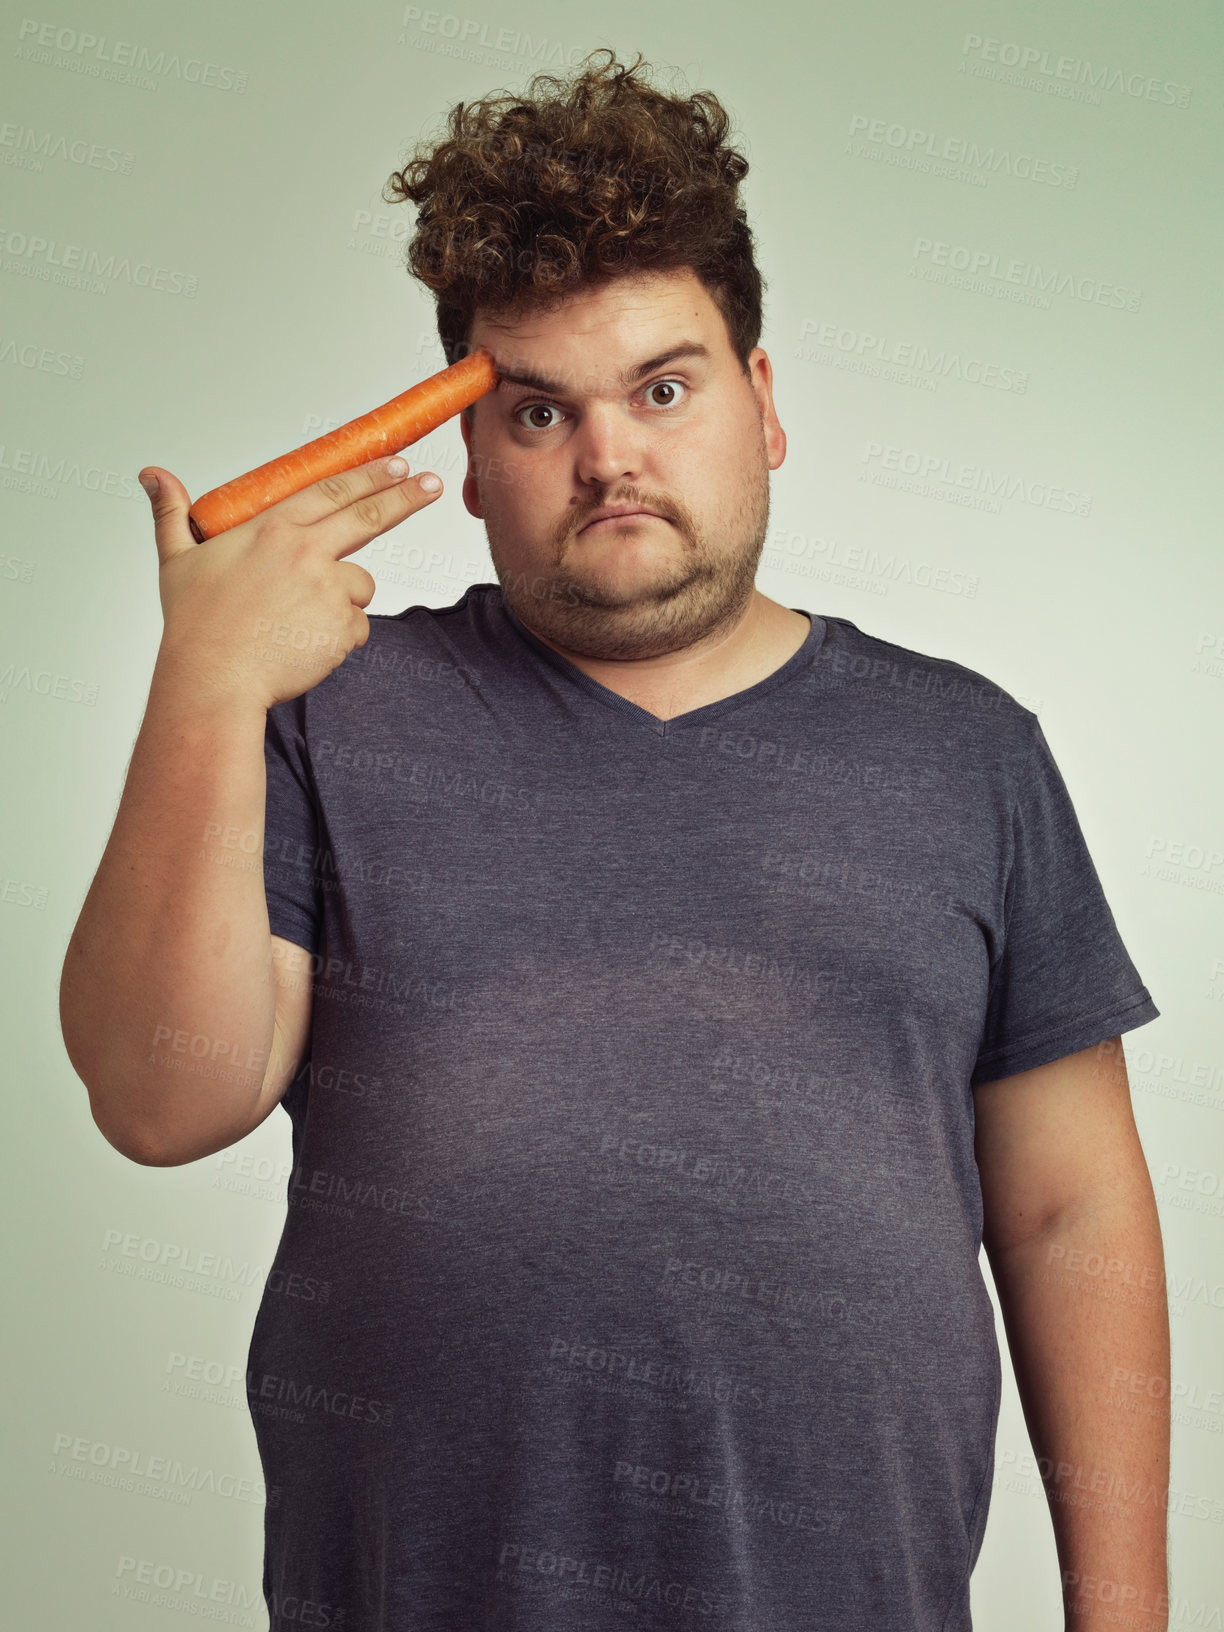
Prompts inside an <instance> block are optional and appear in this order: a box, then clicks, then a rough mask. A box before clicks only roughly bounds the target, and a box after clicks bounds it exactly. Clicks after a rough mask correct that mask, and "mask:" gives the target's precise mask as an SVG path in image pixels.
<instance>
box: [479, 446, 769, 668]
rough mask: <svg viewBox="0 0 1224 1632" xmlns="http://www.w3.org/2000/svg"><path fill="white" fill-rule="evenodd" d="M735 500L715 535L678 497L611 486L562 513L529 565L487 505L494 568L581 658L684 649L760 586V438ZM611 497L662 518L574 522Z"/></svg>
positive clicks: (763, 523)
mask: <svg viewBox="0 0 1224 1632" xmlns="http://www.w3.org/2000/svg"><path fill="white" fill-rule="evenodd" d="M483 497H484V495H482V499H483ZM737 501H738V502H737V503H736V505H735V508H734V510H733V511H732V512H731V513H730V514H727V513H725V512H724V513H723V514H722V515H720V516H719V517H718V518H717V519H716V521H715V524H714V525H715V527H716V529H717V531H716V533H711V532H710V531H709V530H706V529H704V528H703V527H702V526H701V525H700V523H699V522H698V521H697V518H696V517H695V516H694V515H693V514H692V512H691V511H690V510H689V509H688V507H687V506H686V505H685V504H683V502H682V501H680V500H677V499H674V498H669V497H667V496H666V495H663V494H652V493H650V492H649V490H647V489H645V488H626V487H623V486H622V487H615V486H613V487H610V488H609V489H608V490H607V491H606V492H601V493H599V494H598V496H597V497H596V498H595V499H594V502H592V503H590V504H587V505H584V506H583V507H582V509H581V510H579V509H576V508H574V507H570V508H569V509H568V510H567V511H566V514H565V515H564V516H563V517H562V519H561V521H560V522H559V523H558V524H557V526H556V527H555V528H554V529H553V531H552V533H551V535H550V536H549V537H548V539H547V540H546V541H545V546H544V551H543V555H544V559H543V560H542V562H541V564H540V566H539V567H538V568H535V569H532V570H530V571H523V570H519V569H516V567H514V566H513V565H511V564H510V563H509V562H508V561H507V557H506V553H505V551H504V550H502V549H501V547H500V539H499V536H498V528H497V517H496V509H495V508H494V509H493V510H492V511H490V508H489V507H488V506H487V505H485V504H483V503H482V508H483V509H484V512H485V532H486V534H487V536H488V541H489V553H490V555H491V556H492V558H493V569H494V571H495V572H496V574H497V581H498V583H499V584H500V586H501V591H502V595H503V597H504V598H505V601H506V603H507V605H509V607H510V608H511V610H512V611H513V612H514V613H515V614H516V615H517V617H518V618H519V620H520V622H522V623H523V624H524V625H525V627H526V628H528V629H530V630H531V631H532V632H533V633H534V634H536V635H538V636H540V637H541V638H543V639H545V640H547V641H552V642H555V644H556V645H558V646H564V647H565V648H566V649H567V650H569V651H571V652H576V653H578V654H579V655H581V656H583V657H590V658H594V659H604V660H613V659H622V660H624V659H633V658H649V657H661V656H664V655H665V654H666V653H668V652H676V651H682V650H683V649H684V648H686V647H688V646H692V645H694V644H695V643H696V642H697V641H699V640H701V639H703V638H705V637H707V636H716V635H717V634H719V633H720V632H721V631H722V630H724V629H730V628H731V627H733V626H734V624H736V623H737V622H738V621H739V619H740V617H741V616H742V615H743V612H744V609H745V607H746V606H747V604H748V602H749V600H750V599H751V597H752V594H753V591H754V589H755V586H756V574H757V566H758V564H759V562H760V559H761V552H762V550H763V549H764V546H765V537H766V533H767V531H768V527H769V464H768V460H767V456H766V451H765V444H764V440H763V439H762V441H761V443H760V445H759V457H758V458H757V459H755V460H754V461H753V465H752V468H751V470H750V471H749V473H748V477H747V479H746V480H745V482H744V483H743V485H742V486H741V487H740V489H739V490H738V493H737ZM607 504H640V505H643V506H644V507H645V508H646V509H648V510H652V511H654V512H655V514H656V515H657V516H661V517H663V518H664V519H663V520H661V521H658V520H655V521H651V520H646V521H645V522H644V523H642V524H639V525H635V524H634V522H633V521H632V520H627V521H626V522H624V523H617V524H615V525H610V526H607V527H604V528H601V529H600V530H599V532H597V533H595V534H593V535H589V534H588V535H583V536H579V535H578V529H579V528H581V527H583V526H584V525H585V523H586V522H587V520H588V519H589V518H590V516H591V515H592V514H593V513H594V512H595V511H596V510H598V509H600V508H601V507H602V506H603V505H607ZM665 532H666V534H667V535H670V536H664V535H665Z"/></svg>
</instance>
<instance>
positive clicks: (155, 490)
mask: <svg viewBox="0 0 1224 1632" xmlns="http://www.w3.org/2000/svg"><path fill="white" fill-rule="evenodd" d="M137 480H138V481H139V483H140V485H141V487H143V488H144V490H145V492H146V493H147V494H148V495H149V503H150V504H151V505H152V507H153V534H154V537H155V538H156V540H157V558H158V560H159V562H160V561H171V560H173V558H174V557H175V556H176V555H182V553H183V551H184V550H194V549H195V547H196V541H195V537H194V535H193V534H192V531H191V528H190V526H189V525H188V521H187V512H188V510H189V509H190V508H191V499H190V497H189V496H188V493H187V489H186V488H185V487H184V486H183V484H182V482H180V481H179V479H178V477H177V476H173V475H171V473H170V472H169V471H168V470H164V469H163V468H162V467H161V466H160V465H146V466H145V467H144V469H143V470H141V471H138V472H137Z"/></svg>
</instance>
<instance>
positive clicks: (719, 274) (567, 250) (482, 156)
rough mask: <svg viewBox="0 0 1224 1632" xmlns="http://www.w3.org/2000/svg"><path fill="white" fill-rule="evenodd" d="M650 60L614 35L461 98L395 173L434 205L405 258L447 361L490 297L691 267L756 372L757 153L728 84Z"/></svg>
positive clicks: (519, 305) (464, 343)
mask: <svg viewBox="0 0 1224 1632" xmlns="http://www.w3.org/2000/svg"><path fill="white" fill-rule="evenodd" d="M603 52H606V53H607V56H608V61H607V62H606V63H600V62H597V61H595V62H593V61H592V59H596V58H598V57H599V56H600V54H601V53H603ZM641 65H642V57H641V53H640V52H639V53H638V56H637V60H636V61H635V62H634V63H633V64H632V65H631V66H629V67H626V66H625V65H624V64H623V63H618V62H617V60H616V55H615V53H614V52H613V51H612V50H611V49H610V48H609V47H607V46H601V47H600V48H599V49H598V50H596V51H592V52H589V53H588V55H587V56H586V57H585V58H584V59H583V61H582V63H580V64H579V65H578V67H577V69H575V71H574V73H573V74H572V75H571V77H570V79H569V80H568V81H563V80H560V79H558V78H557V77H556V76H555V75H552V74H542V73H541V74H536V75H535V76H534V77H533V78H532V80H531V82H530V85H529V87H528V92H527V95H526V96H522V95H515V94H512V93H509V92H507V93H504V94H501V95H497V96H490V97H486V98H484V99H483V100H482V101H479V102H473V103H470V104H467V103H463V102H460V103H458V104H457V105H456V106H455V107H453V108H452V109H451V111H450V115H449V135H448V136H447V137H445V138H443V139H440V140H438V141H437V142H436V143H434V144H428V145H426V146H425V147H424V150H423V149H422V145H421V144H418V146H417V147H416V148H415V149H414V150H413V156H412V157H411V158H410V159H409V160H408V162H407V163H406V164H405V166H404V168H403V169H402V170H397V171H395V172H393V173H392V175H391V176H390V177H389V179H388V181H387V182H386V184H385V186H384V188H383V197H384V199H385V200H386V201H387V203H396V202H402V201H404V200H407V199H410V200H411V201H412V202H413V203H414V204H418V205H420V206H421V209H420V212H419V214H418V217H417V222H416V232H415V236H414V237H413V238H412V239H411V240H410V242H409V244H408V249H407V253H406V256H405V264H406V267H407V270H408V272H409V273H410V274H411V275H412V276H413V277H415V278H418V279H419V280H420V281H421V282H422V283H424V284H425V285H426V287H427V288H429V289H431V290H432V291H433V292H434V295H435V297H436V300H437V314H436V315H437V323H438V335H439V338H440V339H441V341H442V348H443V352H444V353H445V356H446V360H447V362H448V363H451V362H456V361H458V359H459V358H461V357H463V356H466V355H467V353H468V351H469V350H470V349H471V345H470V341H471V332H472V324H473V321H474V319H475V316H476V313H477V310H478V309H481V310H483V311H484V312H485V313H489V314H492V313H496V314H497V315H498V317H499V319H500V320H503V321H508V322H511V323H513V322H516V321H521V320H522V319H524V318H526V317H528V316H531V315H533V314H534V313H536V312H539V311H542V310H547V309H554V310H555V309H556V308H557V307H558V306H559V305H560V304H562V303H563V302H564V301H565V299H566V298H567V297H569V296H571V295H572V294H573V293H574V292H575V291H577V290H580V289H587V288H594V287H598V286H600V285H603V284H605V283H607V282H608V281H610V280H611V279H613V278H616V277H623V276H627V275H629V276H631V275H635V274H637V275H640V274H643V273H650V272H669V271H674V270H678V269H680V268H682V267H688V268H690V269H691V270H692V271H693V272H694V273H695V274H696V276H697V277H698V278H699V279H700V281H701V283H702V285H703V286H704V287H705V289H706V290H707V292H708V293H709V295H710V298H711V299H712V300H713V301H714V303H715V304H716V306H717V307H718V309H719V311H720V312H721V313H722V316H723V319H724V321H725V322H726V325H727V332H728V337H729V339H730V342H731V346H732V348H733V350H734V352H735V355H736V357H737V358H738V360H739V364H740V367H741V368H742V369H743V370H744V372H745V374H747V372H748V354H749V353H750V352H751V351H752V349H753V347H754V346H756V345H757V344H758V343H759V340H760V334H761V296H762V290H763V288H764V282H763V280H762V278H761V274H760V272H759V271H758V270H757V266H756V263H755V260H754V258H753V238H752V230H751V228H750V227H749V225H748V221H747V217H746V215H745V212H744V210H743V208H742V207H741V206H740V204H739V202H738V199H737V193H738V189H739V184H740V182H741V181H742V180H743V179H744V177H745V176H746V175H747V173H748V161H747V159H746V158H744V156H743V155H742V154H741V153H739V152H737V151H736V150H735V149H734V148H732V147H729V146H728V145H727V143H726V136H727V130H728V127H729V124H730V119H729V116H728V114H727V112H726V110H725V109H724V107H723V105H722V103H721V102H720V101H719V100H718V98H717V97H716V96H714V95H713V94H712V93H711V92H708V91H701V92H698V93H697V94H695V95H693V96H690V97H682V96H671V95H667V94H664V93H663V92H661V91H659V90H656V89H655V88H654V87H653V86H652V85H650V84H649V83H647V81H646V79H645V77H644V76H642V75H639V72H638V70H639V68H640V67H641ZM467 413H468V417H469V418H470V410H468V411H467Z"/></svg>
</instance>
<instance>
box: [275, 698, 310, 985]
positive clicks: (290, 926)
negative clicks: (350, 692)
mask: <svg viewBox="0 0 1224 1632" xmlns="http://www.w3.org/2000/svg"><path fill="white" fill-rule="evenodd" d="M264 767H265V770H266V771H267V782H268V794H267V803H266V805H265V813H264V852H263V866H264V894H265V896H266V897H267V902H268V925H269V927H270V929H271V931H272V933H273V935H281V936H283V937H284V939H285V940H287V941H293V942H295V943H296V944H297V945H298V946H304V947H305V948H306V949H307V951H309V952H312V953H315V952H318V950H319V947H320V945H321V942H322V935H323V889H322V884H321V880H320V872H321V862H320V858H321V856H322V854H323V849H322V844H321V841H320V838H319V812H318V802H317V797H316V795H315V791H314V782H313V779H312V777H311V774H310V761H309V755H308V753H307V749H306V738H305V697H304V696H302V697H294V698H291V699H290V700H289V701H288V702H283V703H276V704H274V705H273V707H271V708H270V709H269V710H268V717H267V724H266V726H265V728H264Z"/></svg>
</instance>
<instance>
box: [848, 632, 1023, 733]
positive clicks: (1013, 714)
mask: <svg viewBox="0 0 1224 1632" xmlns="http://www.w3.org/2000/svg"><path fill="white" fill-rule="evenodd" d="M825 622H826V624H827V625H828V628H827V631H826V635H825V639H824V641H823V643H822V645H821V648H820V650H819V651H818V652H817V654H816V657H817V663H818V664H823V665H824V669H823V673H824V674H826V675H827V676H828V677H829V680H830V681H831V682H834V683H836V682H839V681H840V682H843V683H844V684H845V685H846V686H847V687H855V686H857V687H858V688H860V690H861V694H862V695H863V696H864V698H868V697H879V698H883V697H890V698H893V699H895V700H898V701H900V700H902V699H904V700H905V701H907V702H910V703H914V704H916V705H925V706H927V707H929V708H930V709H931V710H933V711H939V710H940V709H951V710H953V711H957V712H963V711H965V710H966V709H968V710H971V711H972V712H973V713H975V714H982V715H988V716H993V717H994V718H996V719H1005V720H1007V721H1009V722H1011V723H1013V724H1015V725H1017V726H1025V727H1027V725H1028V724H1029V722H1031V721H1032V720H1034V719H1035V718H1036V715H1035V714H1034V713H1033V711H1032V709H1030V708H1028V707H1026V706H1025V704H1024V703H1022V702H1021V701H1020V700H1019V698H1017V697H1016V696H1014V695H1013V693H1012V692H1010V691H1008V690H1007V689H1006V687H1004V686H1001V685H1000V684H999V682H998V681H997V680H995V679H992V678H991V676H990V675H987V674H984V673H983V672H982V671H981V670H980V669H975V668H972V667H970V665H969V664H967V663H961V662H959V661H957V659H956V658H952V657H944V656H941V655H940V654H938V653H936V652H929V651H920V650H919V649H918V648H917V647H914V646H903V645H901V644H900V642H898V641H895V640H886V639H885V638H884V637H883V636H881V635H873V634H871V633H869V632H868V631H866V630H864V629H861V628H860V627H859V626H858V624H856V623H854V622H853V621H852V620H851V619H850V618H845V617H833V616H829V615H826V616H825Z"/></svg>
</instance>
